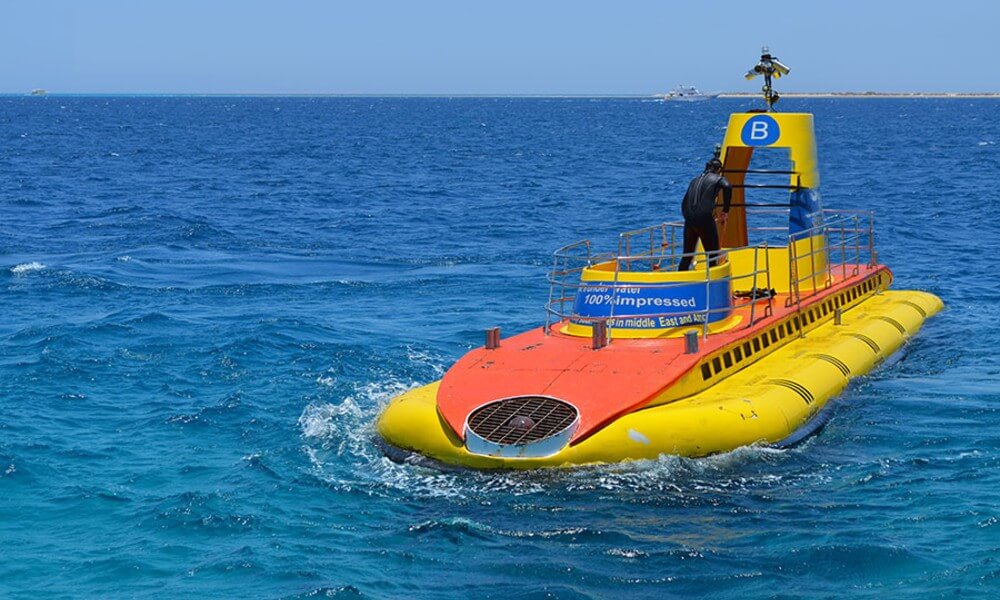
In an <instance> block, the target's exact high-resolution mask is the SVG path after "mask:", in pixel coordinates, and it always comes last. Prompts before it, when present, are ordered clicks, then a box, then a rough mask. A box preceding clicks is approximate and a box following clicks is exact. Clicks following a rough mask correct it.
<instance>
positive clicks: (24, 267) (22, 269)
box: [10, 261, 46, 275]
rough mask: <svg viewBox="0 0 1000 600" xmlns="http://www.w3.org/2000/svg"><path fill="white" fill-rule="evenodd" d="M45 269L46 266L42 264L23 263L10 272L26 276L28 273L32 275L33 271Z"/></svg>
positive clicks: (12, 268)
mask: <svg viewBox="0 0 1000 600" xmlns="http://www.w3.org/2000/svg"><path fill="white" fill-rule="evenodd" d="M45 267H46V265H44V264H42V263H40V262H37V261H31V262H26V263H21V264H19V265H14V266H13V267H11V268H10V272H11V273H13V274H14V275H25V274H27V273H31V272H32V271H41V270H42V269H44V268H45Z"/></svg>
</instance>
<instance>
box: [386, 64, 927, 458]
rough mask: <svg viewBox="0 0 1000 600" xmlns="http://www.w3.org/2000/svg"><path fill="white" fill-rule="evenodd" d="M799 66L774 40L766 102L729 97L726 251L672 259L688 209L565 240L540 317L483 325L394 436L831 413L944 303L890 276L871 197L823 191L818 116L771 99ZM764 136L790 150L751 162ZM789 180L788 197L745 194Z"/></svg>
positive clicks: (597, 436) (681, 447) (631, 439)
mask: <svg viewBox="0 0 1000 600" xmlns="http://www.w3.org/2000/svg"><path fill="white" fill-rule="evenodd" d="M787 72H788V69H787V67H785V66H784V65H782V64H781V63H780V62H778V61H777V59H776V58H775V57H772V56H771V55H770V54H769V53H768V52H767V51H766V50H765V52H764V54H763V55H762V56H761V61H760V63H758V65H757V66H756V67H754V69H753V70H751V71H750V72H749V73H748V78H749V77H750V76H753V75H757V74H760V75H764V77H765V85H764V97H765V100H766V102H767V110H766V111H750V112H745V113H734V114H732V115H730V117H729V124H728V127H727V129H726V133H725V137H724V139H723V142H722V144H721V146H720V147H718V148H717V155H718V157H719V158H720V159H721V160H722V162H723V169H724V171H723V173H724V175H725V176H726V178H727V179H728V180H729V181H730V183H731V184H732V186H733V198H732V206H731V209H730V213H729V218H728V220H727V222H726V224H725V226H724V227H722V228H721V230H720V239H721V242H722V249H723V250H722V255H723V257H724V258H723V259H722V260H719V261H716V262H717V264H714V265H713V264H712V261H710V260H708V258H709V257H708V256H706V253H704V252H703V251H699V252H697V253H696V261H697V263H696V264H697V266H696V268H695V269H694V270H690V271H677V270H676V268H677V265H678V263H679V262H680V259H681V257H682V256H681V255H682V244H681V240H682V239H683V236H682V232H683V223H663V224H659V225H653V226H650V227H646V228H643V229H639V230H635V231H628V232H624V233H622V234H620V236H619V238H618V248H617V250H616V251H612V252H607V253H598V252H595V251H594V249H593V247H592V244H591V243H590V242H589V241H586V240H585V241H581V242H576V243H574V244H570V245H568V246H564V247H562V248H560V249H559V250H557V251H556V252H555V253H554V259H553V267H552V270H551V272H550V273H549V283H550V294H549V301H548V303H547V304H546V314H547V319H546V323H545V325H544V326H542V327H539V328H537V329H534V330H531V331H527V332H524V333H521V334H518V335H514V336H512V337H509V338H505V339H501V338H500V335H499V330H498V329H493V330H490V331H487V335H486V344H485V345H484V346H483V347H480V348H477V349H475V350H472V351H470V352H469V353H467V354H466V355H465V356H463V357H462V358H460V359H459V360H458V361H457V362H456V363H455V364H454V365H453V366H452V367H451V368H450V369H449V370H448V371H447V373H445V375H444V377H443V378H442V379H441V380H439V381H435V382H433V383H431V384H428V385H425V386H422V387H418V388H415V389H412V390H410V391H408V392H406V393H404V394H402V395H400V396H398V397H396V398H395V399H393V400H392V401H391V402H390V403H389V405H388V406H387V407H386V408H385V410H384V411H383V412H382V414H381V415H380V417H379V419H378V422H377V425H376V428H377V431H378V434H379V435H380V436H381V438H382V440H383V441H384V442H385V444H384V448H385V449H386V452H387V454H388V455H389V456H390V457H394V458H405V457H407V456H411V455H418V456H423V457H426V458H429V459H432V461H434V462H436V463H443V464H445V465H453V466H460V467H467V468H474V469H534V468H540V467H558V466H571V465H585V464H594V463H610V462H619V461H626V460H638V459H651V458H656V457H658V456H660V455H664V454H667V455H681V456H690V457H697V456H705V455H709V454H714V453H720V452H727V451H730V450H733V449H735V448H738V447H740V446H745V445H750V444H768V445H774V446H778V447H787V446H791V445H794V444H796V443H798V442H800V441H802V440H803V439H805V438H806V437H807V436H809V435H811V434H813V433H816V432H817V431H818V430H819V429H820V428H822V426H823V425H824V424H825V422H826V419H827V418H828V411H827V410H824V409H827V408H828V405H829V403H830V400H831V399H832V398H833V397H835V396H836V395H837V394H838V393H839V392H840V391H841V390H843V389H844V387H845V386H846V385H847V383H848V381H849V380H850V379H852V378H854V377H858V376H860V375H864V374H865V373H868V372H869V371H870V370H872V369H873V368H874V367H876V366H877V365H879V364H880V363H881V362H882V361H884V360H885V359H886V358H888V357H889V356H891V355H892V354H893V353H895V352H896V351H897V350H899V349H900V348H901V347H902V346H903V344H904V343H905V342H906V341H907V339H909V338H910V337H911V336H913V335H914V334H916V332H917V331H918V330H919V329H920V327H921V325H922V324H923V322H924V320H925V319H927V318H928V317H930V316H931V315H933V314H934V313H936V312H938V311H939V310H941V308H942V307H943V305H942V302H941V300H940V299H938V298H937V297H936V296H934V295H932V294H929V293H926V292H919V291H891V290H890V289H889V288H890V285H891V284H892V273H891V271H890V270H889V269H888V267H886V266H884V265H881V264H879V263H878V262H877V257H876V252H875V244H874V239H875V233H874V225H873V224H874V219H873V215H872V213H871V212H868V211H835V210H827V209H824V208H823V207H822V204H821V200H820V194H819V183H820V182H819V169H818V163H817V154H816V140H815V135H814V132H813V116H812V115H811V114H808V113H777V112H774V111H773V104H774V102H775V101H776V100H777V94H776V93H774V91H773V89H772V87H771V77H772V76H774V77H780V76H781V75H783V74H787ZM768 153H771V154H772V155H774V156H779V157H783V158H784V160H785V161H786V163H787V164H789V165H790V166H789V167H788V168H785V169H768V168H752V165H753V164H756V163H754V162H753V161H752V159H753V158H754V157H755V156H758V157H761V158H765V156H764V155H766V154H768ZM765 162H767V161H766V160H765ZM776 178H777V179H776ZM760 181H764V182H763V183H761V182H760ZM776 181H777V183H775V182H776ZM764 190H771V191H770V192H765V191H764ZM776 190H780V191H777V193H779V194H781V195H782V202H780V203H760V202H748V201H747V196H748V195H751V196H752V195H754V194H764V193H776V192H775V191H776ZM784 190H787V196H785V195H784V194H785V191H784ZM748 216H749V217H751V219H750V220H748ZM755 223H759V224H755ZM775 223H779V224H780V226H774V224H775ZM751 225H753V226H751ZM751 234H753V236H754V237H755V238H756V237H760V238H762V239H760V240H757V241H754V242H751ZM776 237H777V240H776V243H772V242H773V241H775V240H774V239H775V238H776Z"/></svg>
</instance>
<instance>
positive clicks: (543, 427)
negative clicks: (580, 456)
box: [469, 396, 578, 446]
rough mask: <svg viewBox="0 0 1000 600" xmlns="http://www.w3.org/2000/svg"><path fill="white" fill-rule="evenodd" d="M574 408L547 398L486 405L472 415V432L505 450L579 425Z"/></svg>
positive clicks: (521, 399)
mask: <svg viewBox="0 0 1000 600" xmlns="http://www.w3.org/2000/svg"><path fill="white" fill-rule="evenodd" d="M577 416H578V413H577V410H576V408H575V407H573V405H571V404H568V403H566V402H563V401H562V400H557V399H555V398H548V397H546V396H519V397H516V398H506V399H504V400H497V401H496V402H490V403H489V404H484V405H483V406H480V407H479V408H477V409H476V410H474V411H472V414H471V415H469V429H471V430H472V431H473V433H475V434H476V435H478V436H479V437H481V438H483V439H485V440H487V441H489V442H492V443H494V444H498V445H501V446H513V445H525V444H530V443H533V442H538V441H540V440H544V439H547V438H550V437H552V436H554V435H557V434H559V433H561V432H563V431H565V430H566V429H567V428H568V427H570V426H571V425H573V423H574V422H576V419H577Z"/></svg>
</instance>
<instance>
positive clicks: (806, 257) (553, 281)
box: [545, 209, 877, 339]
mask: <svg viewBox="0 0 1000 600" xmlns="http://www.w3.org/2000/svg"><path fill="white" fill-rule="evenodd" d="M788 213H789V210H787V209H785V210H763V211H755V214H774V215H782V214H784V215H787V214H788ZM822 216H823V219H822V222H821V223H820V224H819V225H816V226H813V227H810V228H808V229H805V230H801V231H798V232H795V233H794V234H789V235H788V236H787V238H786V239H787V250H786V251H787V252H788V265H789V267H788V268H789V272H788V282H789V295H788V299H787V300H786V306H792V305H795V306H797V307H798V308H799V309H801V306H802V301H803V300H804V299H807V298H809V297H811V296H814V295H816V294H818V293H820V292H822V291H823V290H824V289H827V288H828V287H830V286H831V285H833V282H834V273H835V269H839V270H840V275H841V277H842V278H845V279H846V278H847V277H849V276H853V275H857V274H858V273H859V272H860V269H861V268H863V267H867V268H868V269H871V268H874V266H875V265H876V260H877V258H876V255H875V236H874V215H873V214H872V212H871V211H865V210H823V211H822ZM683 226H684V224H683V223H680V222H667V223H660V224H656V225H650V226H647V227H642V228H639V229H634V230H630V231H625V232H623V233H621V234H620V235H619V239H618V249H617V252H604V253H594V252H593V245H592V244H591V242H590V241H589V240H581V241H578V242H574V243H572V244H568V245H566V246H563V247H561V248H559V249H558V250H556V251H555V252H554V253H553V262H552V270H551V271H549V273H548V275H547V277H546V280H547V283H548V284H549V286H550V287H549V298H548V302H546V304H545V312H546V319H545V332H546V333H550V332H551V327H552V324H553V322H554V321H555V322H560V321H566V320H570V321H573V322H577V323H583V324H587V323H592V322H596V321H606V322H607V323H608V330H609V339H613V336H610V330H611V329H612V328H613V324H614V323H615V319H616V318H617V317H616V314H615V309H616V308H617V307H618V302H619V300H618V299H619V290H621V289H622V288H623V287H631V286H634V285H635V284H634V283H629V282H625V283H622V281H621V277H620V276H621V274H622V273H623V272H637V271H641V270H643V267H644V266H646V265H647V264H648V269H649V270H650V271H653V272H655V271H659V270H660V269H661V267H662V266H663V263H664V262H667V263H668V264H669V267H668V268H669V269H670V270H674V269H676V267H677V264H678V262H679V260H680V258H681V257H683V256H684V254H683V250H682V249H681V248H679V247H678V243H677V242H678V231H679V230H680V231H682V230H683ZM779 230H783V231H787V228H778V227H754V228H748V232H765V233H767V232H775V231H779ZM820 235H822V236H824V238H825V243H823V244H817V243H816V238H817V237H818V236H820ZM640 236H641V237H642V238H643V241H645V242H646V245H645V246H643V245H641V244H636V241H638V239H639V237H640ZM681 239H683V237H681ZM804 240H808V243H807V245H808V248H800V244H799V243H798V242H802V241H804ZM838 248H839V254H840V256H839V259H840V261H839V263H836V262H834V260H833V257H834V251H835V250H836V249H838ZM747 249H752V250H753V253H754V255H753V268H752V270H751V271H750V272H748V273H743V274H739V275H733V276H731V277H730V278H729V279H730V281H731V282H737V281H741V280H749V281H750V285H749V287H750V289H751V292H752V295H751V297H750V320H749V323H748V324H747V327H751V326H753V325H754V324H755V323H756V322H757V321H759V320H760V319H762V318H767V317H769V316H770V315H771V314H773V304H772V297H771V295H770V294H768V295H767V301H768V302H767V305H766V306H764V307H763V315H758V311H757V303H758V302H759V301H760V300H762V299H763V296H764V295H763V294H762V295H761V296H758V294H757V292H758V288H759V286H758V283H759V282H760V281H761V280H766V282H767V285H766V287H765V288H764V289H768V290H769V289H771V263H770V253H771V251H774V250H777V248H776V247H774V246H772V245H770V243H769V242H768V241H766V240H765V241H763V242H762V243H759V244H756V245H753V246H745V247H743V248H728V249H724V250H720V251H719V252H718V253H709V252H704V251H703V252H695V253H691V256H692V258H694V259H695V260H697V261H698V265H699V268H700V267H701V265H704V266H705V282H706V286H708V285H709V284H710V283H711V280H710V279H709V269H710V268H711V259H712V258H713V256H711V255H713V254H715V256H717V257H718V259H719V260H726V258H725V257H726V254H727V251H733V250H747ZM761 251H763V252H764V254H763V258H761V256H760V252H761ZM612 262H613V269H608V275H609V276H610V278H611V279H612V281H611V282H610V283H600V284H593V283H588V282H583V281H581V280H580V275H581V274H582V272H583V270H584V269H586V268H588V267H592V266H594V265H597V264H602V263H612ZM800 262H801V263H802V264H801V265H800ZM636 267H638V269H637V268H636ZM800 267H804V268H808V272H807V273H801V272H800V271H802V269H801V268H800ZM807 282H808V285H806V284H807ZM691 283H692V282H691V281H684V282H662V283H643V284H642V285H643V286H644V287H653V288H670V287H679V286H689V285H691ZM595 285H599V286H600V287H602V288H607V292H608V293H609V294H610V298H609V301H610V309H609V314H608V316H606V317H587V316H583V315H578V314H575V312H574V310H573V305H574V303H575V301H576V297H577V293H578V292H579V290H580V289H581V288H583V287H594V286H595ZM557 288H558V289H557ZM707 297H708V295H707V293H706V298H707ZM567 304H568V305H569V306H568V307H567ZM728 310H730V309H729V308H728V307H726V308H718V309H712V308H710V306H709V305H708V304H707V303H706V307H705V309H704V310H699V311H695V312H693V311H691V310H690V309H681V310H674V311H666V312H662V313H643V315H642V316H643V317H652V318H656V317H671V316H678V315H691V314H698V315H702V316H701V317H700V318H699V319H698V320H700V321H701V323H702V325H703V328H702V332H703V335H707V334H708V324H709V322H710V320H711V316H712V315H713V314H716V313H719V312H722V311H728ZM630 316H631V315H630Z"/></svg>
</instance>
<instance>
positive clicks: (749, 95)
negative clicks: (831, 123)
mask: <svg viewBox="0 0 1000 600" xmlns="http://www.w3.org/2000/svg"><path fill="white" fill-rule="evenodd" d="M757 97H760V92H754V93H750V92H723V93H721V94H719V98H757ZM781 97H782V98H1000V92H781Z"/></svg>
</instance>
